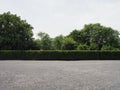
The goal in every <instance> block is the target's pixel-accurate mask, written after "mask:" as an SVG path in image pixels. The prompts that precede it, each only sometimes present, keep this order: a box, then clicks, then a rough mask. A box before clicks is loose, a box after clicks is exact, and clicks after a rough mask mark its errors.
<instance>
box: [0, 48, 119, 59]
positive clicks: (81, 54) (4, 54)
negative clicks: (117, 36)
mask: <svg viewBox="0 0 120 90" xmlns="http://www.w3.org/2000/svg"><path fill="white" fill-rule="evenodd" d="M119 59H120V51H72V50H64V51H59V50H57V51H47V50H46V51H40V50H23V51H19V50H1V51H0V60H119Z"/></svg>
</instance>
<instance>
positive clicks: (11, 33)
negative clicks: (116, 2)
mask: <svg viewBox="0 0 120 90" xmlns="http://www.w3.org/2000/svg"><path fill="white" fill-rule="evenodd" d="M32 29H33V27H32V26H31V25H30V24H28V23H27V21H26V20H22V19H21V18H20V17H19V16H17V15H16V14H11V13H10V12H7V13H3V14H0V50H31V49H36V50H120V37H119V35H120V33H119V32H118V31H117V30H114V29H112V28H111V27H106V26H103V25H101V24H99V23H95V24H86V25H84V27H83V28H82V29H80V30H77V29H75V30H73V31H72V32H70V34H69V35H66V36H63V35H58V36H56V37H55V38H51V37H50V36H49V34H47V33H45V32H39V33H38V36H39V38H38V39H35V38H33V32H32Z"/></svg>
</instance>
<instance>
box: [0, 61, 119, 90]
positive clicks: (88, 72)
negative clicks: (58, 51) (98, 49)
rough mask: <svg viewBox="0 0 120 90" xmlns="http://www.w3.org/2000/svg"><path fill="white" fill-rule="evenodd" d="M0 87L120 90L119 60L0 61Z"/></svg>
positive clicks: (0, 89)
mask: <svg viewBox="0 0 120 90" xmlns="http://www.w3.org/2000/svg"><path fill="white" fill-rule="evenodd" d="M0 90H120V61H20V60H19V61H0Z"/></svg>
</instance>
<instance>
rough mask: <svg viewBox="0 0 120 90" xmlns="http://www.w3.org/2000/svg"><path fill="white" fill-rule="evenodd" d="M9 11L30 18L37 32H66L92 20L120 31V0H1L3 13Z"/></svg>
mask: <svg viewBox="0 0 120 90" xmlns="http://www.w3.org/2000/svg"><path fill="white" fill-rule="evenodd" d="M8 11H10V12H11V13H13V14H17V15H18V16H21V18H22V19H25V20H27V22H28V23H29V24H31V25H32V26H33V27H34V30H33V32H34V34H36V33H38V32H40V31H42V32H46V33H48V34H49V35H50V36H51V37H55V36H57V35H60V34H63V35H67V34H69V33H70V32H71V31H72V30H74V29H82V28H83V26H84V24H89V23H101V24H102V25H104V26H108V27H109V26H110V27H112V28H114V29H116V30H119V31H120V0H0V13H3V12H8Z"/></svg>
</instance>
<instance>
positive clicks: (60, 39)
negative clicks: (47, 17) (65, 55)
mask: <svg viewBox="0 0 120 90" xmlns="http://www.w3.org/2000/svg"><path fill="white" fill-rule="evenodd" d="M63 40H64V36H62V35H59V36H57V37H55V38H54V40H53V46H54V49H55V50H62V44H63Z"/></svg>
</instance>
